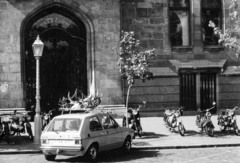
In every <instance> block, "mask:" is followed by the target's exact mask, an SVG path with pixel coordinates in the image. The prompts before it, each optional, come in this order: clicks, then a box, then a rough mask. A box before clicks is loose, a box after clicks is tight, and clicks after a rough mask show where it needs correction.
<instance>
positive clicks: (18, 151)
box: [0, 143, 240, 155]
mask: <svg viewBox="0 0 240 163" xmlns="http://www.w3.org/2000/svg"><path fill="white" fill-rule="evenodd" d="M238 146H240V143H236V144H205V145H177V146H133V147H132V150H133V151H135V150H153V149H157V150H159V149H186V148H216V147H238ZM38 153H42V151H41V150H12V151H0V155H4V154H38Z"/></svg>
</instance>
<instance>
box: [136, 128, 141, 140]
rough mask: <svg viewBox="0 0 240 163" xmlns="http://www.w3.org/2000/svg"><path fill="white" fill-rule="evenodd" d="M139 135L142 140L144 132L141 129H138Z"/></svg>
mask: <svg viewBox="0 0 240 163" xmlns="http://www.w3.org/2000/svg"><path fill="white" fill-rule="evenodd" d="M137 133H138V136H139V137H140V138H141V137H142V130H141V129H140V127H137Z"/></svg>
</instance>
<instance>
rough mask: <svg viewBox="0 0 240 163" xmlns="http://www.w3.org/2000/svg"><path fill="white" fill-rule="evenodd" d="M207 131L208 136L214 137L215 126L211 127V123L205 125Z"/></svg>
mask: <svg viewBox="0 0 240 163" xmlns="http://www.w3.org/2000/svg"><path fill="white" fill-rule="evenodd" d="M205 131H206V133H207V135H208V136H210V137H213V134H214V128H213V127H210V126H209V125H207V126H205Z"/></svg>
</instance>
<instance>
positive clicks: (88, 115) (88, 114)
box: [54, 111, 109, 119]
mask: <svg viewBox="0 0 240 163" xmlns="http://www.w3.org/2000/svg"><path fill="white" fill-rule="evenodd" d="M103 115H109V114H108V113H104V112H95V111H90V112H87V113H84V112H83V113H72V114H62V115H58V116H56V117H54V119H58V118H82V119H84V118H87V117H92V116H103Z"/></svg>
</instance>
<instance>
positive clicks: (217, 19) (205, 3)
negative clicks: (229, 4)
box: [202, 0, 222, 45]
mask: <svg viewBox="0 0 240 163" xmlns="http://www.w3.org/2000/svg"><path fill="white" fill-rule="evenodd" d="M221 11H222V5H221V0H202V39H203V44H204V45H218V36H217V35H216V34H214V31H213V28H212V27H209V21H213V22H214V23H215V24H216V26H218V27H219V28H221V24H222V12H221Z"/></svg>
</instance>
